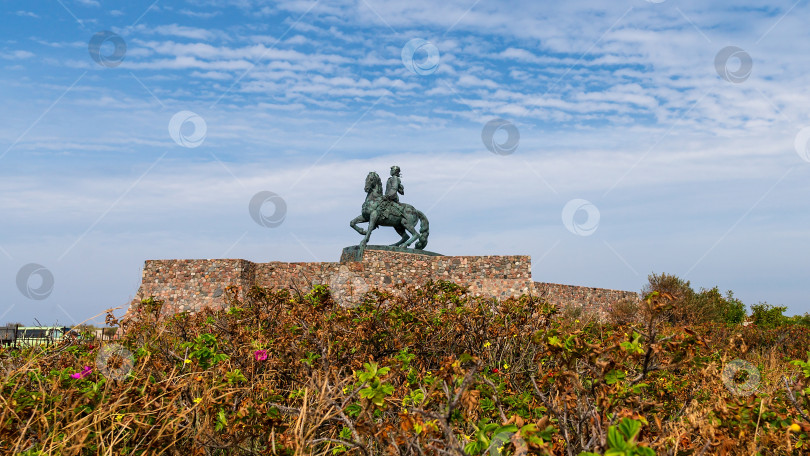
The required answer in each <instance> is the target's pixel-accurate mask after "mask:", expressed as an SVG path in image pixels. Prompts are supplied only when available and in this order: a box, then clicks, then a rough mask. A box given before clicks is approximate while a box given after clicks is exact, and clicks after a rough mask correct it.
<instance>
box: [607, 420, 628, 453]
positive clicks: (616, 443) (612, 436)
mask: <svg viewBox="0 0 810 456" xmlns="http://www.w3.org/2000/svg"><path fill="white" fill-rule="evenodd" d="M607 441H608V446H609V447H610V449H616V450H625V449H627V442H626V441H625V440H624V437H622V435H621V434H620V433H619V431H618V430H616V426H611V427H610V428H609V429H608V438H607Z"/></svg>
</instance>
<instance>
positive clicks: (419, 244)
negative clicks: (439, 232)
mask: <svg viewBox="0 0 810 456" xmlns="http://www.w3.org/2000/svg"><path fill="white" fill-rule="evenodd" d="M416 215H418V216H419V240H418V241H416V245H415V246H414V247H415V248H417V249H420V250H421V249H424V248H425V247H427V243H428V235H429V234H430V226H429V223H428V219H427V217H426V216H425V214H423V213H422V211H420V210H418V209H417V210H416Z"/></svg>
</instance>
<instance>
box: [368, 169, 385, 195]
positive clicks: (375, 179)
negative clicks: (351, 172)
mask: <svg viewBox="0 0 810 456" xmlns="http://www.w3.org/2000/svg"><path fill="white" fill-rule="evenodd" d="M374 187H379V188H382V179H380V175H379V174H377V173H376V172H374V171H372V172H370V173H368V176H366V186H365V188H364V190H365V192H366V193H369V192H371V191H372V190H374Z"/></svg>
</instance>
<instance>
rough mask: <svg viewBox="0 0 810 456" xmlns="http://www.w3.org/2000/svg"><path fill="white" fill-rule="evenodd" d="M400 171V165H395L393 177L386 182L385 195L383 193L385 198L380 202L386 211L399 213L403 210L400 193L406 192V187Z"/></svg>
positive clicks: (392, 169)
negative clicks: (403, 184) (400, 203)
mask: <svg viewBox="0 0 810 456" xmlns="http://www.w3.org/2000/svg"><path fill="white" fill-rule="evenodd" d="M399 173H400V170H399V166H396V165H394V166H392V167H391V177H389V178H388V181H387V182H386V183H385V195H383V200H382V201H381V202H380V206H381V209H382V210H384V211H397V213H401V211H402V208H401V206H400V205H399V195H404V194H405V187H403V186H402V180H401V179H400V174H399ZM394 203H397V204H394Z"/></svg>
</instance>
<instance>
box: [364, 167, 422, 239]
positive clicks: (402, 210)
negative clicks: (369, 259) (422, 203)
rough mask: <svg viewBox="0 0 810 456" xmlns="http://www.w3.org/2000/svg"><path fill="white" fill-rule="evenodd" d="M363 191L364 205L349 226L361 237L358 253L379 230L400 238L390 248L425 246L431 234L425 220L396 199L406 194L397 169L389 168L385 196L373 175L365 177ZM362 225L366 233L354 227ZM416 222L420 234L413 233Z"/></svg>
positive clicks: (407, 205)
mask: <svg viewBox="0 0 810 456" xmlns="http://www.w3.org/2000/svg"><path fill="white" fill-rule="evenodd" d="M365 191H366V201H365V202H364V203H363V209H362V212H361V214H360V215H358V216H357V217H355V218H354V220H352V221H351V222H350V223H349V225H350V226H351V227H352V228H354V229H355V231H357V232H358V233H360V234H362V235H363V240H362V241H361V242H360V248H361V249H364V248H365V247H366V244H368V238H369V237H370V236H371V232H372V231H374V230H375V229H377V227H379V226H392V227H394V229H395V230H396V231H397V234H399V235H400V236H402V239H400V240H399V241H398V242H397V243H395V244H391V245H392V246H393V247H403V248H407V247H408V246H409V245H411V244H413V243H414V242H416V245H414V248H415V249H417V250H422V249H424V248H425V247H426V246H427V241H428V235H429V234H430V231H429V228H428V219H427V217H425V214H423V213H422V211H420V210H417V209H416V208H414V207H413V206H411V205H410V204H406V203H400V202H399V195H404V194H405V188H404V187H403V186H402V180H401V176H400V169H399V166H392V167H391V177H389V178H388V181H387V182H386V186H385V192H383V186H382V179H380V176H379V174H377V173H376V172H374V171H372V172H370V173H368V176H366V186H365ZM365 222H368V227H367V229H365V230H364V229H363V228H360V227H359V226H357V224H358V223H365ZM417 222H419V231H416V223H417Z"/></svg>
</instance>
